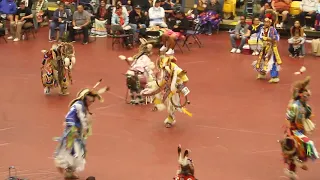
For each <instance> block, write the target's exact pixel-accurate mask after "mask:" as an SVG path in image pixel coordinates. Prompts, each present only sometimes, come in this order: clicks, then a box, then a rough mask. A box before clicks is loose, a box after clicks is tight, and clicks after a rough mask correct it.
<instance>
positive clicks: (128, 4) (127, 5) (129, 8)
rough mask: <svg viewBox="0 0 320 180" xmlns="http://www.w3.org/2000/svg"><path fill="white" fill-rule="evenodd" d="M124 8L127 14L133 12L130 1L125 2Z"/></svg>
mask: <svg viewBox="0 0 320 180" xmlns="http://www.w3.org/2000/svg"><path fill="white" fill-rule="evenodd" d="M125 8H126V9H127V11H128V13H129V14H130V12H131V11H132V10H133V9H132V3H131V1H127V4H126V5H125Z"/></svg>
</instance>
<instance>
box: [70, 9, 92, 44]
mask: <svg viewBox="0 0 320 180" xmlns="http://www.w3.org/2000/svg"><path fill="white" fill-rule="evenodd" d="M90 22H91V15H90V13H88V12H87V11H85V10H84V8H83V5H78V7H77V11H75V12H74V13H73V20H72V28H71V29H70V32H69V41H72V42H75V38H74V36H75V33H76V31H78V30H81V33H82V34H83V44H88V42H89V25H90Z"/></svg>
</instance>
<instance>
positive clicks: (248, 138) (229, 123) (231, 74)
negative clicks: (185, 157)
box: [0, 28, 320, 180]
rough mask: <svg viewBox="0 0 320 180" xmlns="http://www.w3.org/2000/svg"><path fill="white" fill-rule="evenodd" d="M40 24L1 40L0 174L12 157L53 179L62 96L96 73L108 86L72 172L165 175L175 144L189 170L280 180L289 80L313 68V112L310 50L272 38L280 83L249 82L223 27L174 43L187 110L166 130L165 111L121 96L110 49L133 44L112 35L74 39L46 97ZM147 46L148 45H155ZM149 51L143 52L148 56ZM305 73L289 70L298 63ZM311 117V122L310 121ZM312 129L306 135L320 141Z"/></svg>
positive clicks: (118, 68)
mask: <svg viewBox="0 0 320 180" xmlns="http://www.w3.org/2000/svg"><path fill="white" fill-rule="evenodd" d="M47 33H48V32H47V29H46V28H43V29H41V30H40V31H39V32H38V33H37V35H36V39H32V37H31V38H30V39H29V40H28V41H20V42H16V43H13V42H11V41H10V42H8V43H7V44H5V43H4V42H3V41H2V40H0V41H1V44H0V47H1V48H0V54H1V60H0V82H2V86H1V87H0V93H1V94H2V95H1V96H0V102H1V103H0V113H1V114H0V179H1V178H2V179H3V178H5V177H7V170H8V167H9V166H11V165H13V166H15V167H16V168H17V170H18V176H19V177H20V178H29V179H31V180H43V179H46V180H58V179H62V176H61V175H60V174H59V173H58V172H57V171H56V170H55V167H54V163H53V158H52V157H53V152H54V149H55V147H56V145H57V144H56V142H54V141H53V140H52V138H53V137H55V136H60V135H61V133H62V130H63V128H62V124H63V121H64V116H65V114H66V113H67V111H68V104H69V102H70V101H71V100H72V99H73V98H74V97H75V96H76V93H77V92H78V91H79V90H80V89H81V88H84V87H92V86H93V85H94V84H95V83H96V82H97V81H98V80H99V79H101V78H102V79H103V83H102V85H108V86H110V87H111V90H110V92H108V93H106V94H105V95H104V98H105V102H104V103H102V104H99V103H96V104H95V105H94V107H93V108H92V109H91V111H92V112H93V113H94V116H93V118H94V124H93V135H92V136H91V137H90V138H89V140H88V159H87V166H86V169H85V171H84V172H82V173H80V176H81V179H82V180H84V179H85V178H86V177H88V176H95V177H96V178H97V179H98V180H108V179H113V180H128V179H132V180H146V179H152V180H166V179H168V180H169V179H172V177H173V176H174V175H175V173H176V170H177V167H178V163H177V152H176V151H177V145H178V144H181V145H182V147H184V148H189V149H191V151H192V152H191V157H192V158H193V160H194V161H195V168H196V176H197V178H198V179H200V180H210V179H224V180H234V179H242V180H270V179H272V180H278V179H279V180H280V179H286V177H284V175H283V168H284V164H283V162H282V158H281V152H280V146H279V144H278V143H277V140H278V139H280V138H281V137H282V136H283V129H282V126H283V124H284V118H285V112H286V107H287V103H288V101H289V99H290V97H291V92H290V88H291V84H292V83H293V82H294V81H295V80H300V79H303V78H304V77H305V74H306V75H310V76H311V77H312V82H311V90H312V92H313V94H312V95H313V96H312V97H311V101H310V103H311V105H312V107H313V110H314V113H315V115H316V116H315V119H317V117H318V116H317V114H319V113H320V111H319V110H318V109H317V107H319V106H320V84H319V83H317V82H318V81H319V79H320V74H319V73H317V72H318V71H319V68H320V64H319V62H317V60H318V61H319V58H318V59H317V58H316V57H314V56H312V55H310V51H311V47H310V45H309V44H307V47H306V49H307V52H308V53H309V54H308V55H307V56H306V57H305V58H304V59H292V58H289V57H288V52H287V48H288V44H287V39H286V38H283V39H282V40H281V42H280V44H279V51H280V55H281V57H282V59H283V65H282V70H281V72H280V73H281V74H280V79H281V81H280V83H279V84H269V83H268V82H267V81H257V80H256V79H255V78H256V73H255V71H254V70H253V67H252V66H251V63H252V61H253V60H255V59H256V58H257V57H254V56H251V55H244V54H230V53H229V51H230V42H229V36H228V33H226V32H220V33H219V34H218V35H217V34H214V35H213V36H210V37H207V36H200V39H201V41H202V42H203V44H204V47H203V48H198V47H197V46H196V45H195V44H193V45H191V51H188V50H187V49H186V48H183V50H184V53H183V54H182V53H181V52H180V51H179V49H176V56H177V58H178V64H179V66H181V67H182V68H183V69H185V70H187V71H188V76H189V78H190V82H189V84H188V85H189V89H190V90H191V94H190V101H191V105H190V106H189V107H188V109H189V110H190V111H191V112H192V113H193V117H192V118H189V117H187V116H185V115H183V114H178V115H177V124H176V126H175V127H173V128H172V129H166V128H165V127H164V124H163V121H164V119H165V118H166V113H165V112H151V106H150V105H146V106H132V105H128V104H125V101H124V98H125V93H126V86H125V77H124V76H123V75H122V73H124V72H125V71H126V70H127V68H128V67H127V65H126V63H125V62H123V61H121V60H119V59H118V56H119V55H125V56H132V55H134V53H136V51H137V50H132V51H128V50H125V49H122V47H119V48H116V50H114V51H112V50H111V39H108V40H107V39H106V38H98V39H97V41H96V42H93V43H91V44H88V45H85V46H84V45H82V44H81V43H79V42H77V43H75V50H76V58H77V63H76V65H75V66H74V72H73V79H74V84H73V85H72V86H71V87H70V93H71V94H70V96H66V97H64V96H63V97H62V96H59V95H57V93H58V92H57V90H55V91H53V92H52V95H50V96H45V95H44V94H43V88H42V85H41V82H40V67H41V61H42V57H43V55H42V53H41V52H40V51H41V50H42V49H48V48H50V47H51V43H49V42H48V41H47V37H48V34H47ZM155 52H156V50H155ZM156 58H157V57H156V54H154V55H153V57H152V60H156ZM303 65H304V66H306V68H307V72H306V73H305V74H303V75H300V76H296V75H294V74H293V73H294V72H295V71H298V70H299V69H300V67H301V66H303ZM316 122H317V121H316ZM319 135H320V132H319V131H316V132H315V133H314V134H313V135H312V136H311V139H312V140H313V141H314V142H315V144H316V145H318V147H319V148H320V146H319V145H320V140H319V138H317V137H319ZM308 166H309V171H307V172H304V171H302V170H299V172H298V174H299V176H300V177H301V179H308V180H316V179H319V173H317V169H318V168H320V163H319V161H316V162H308Z"/></svg>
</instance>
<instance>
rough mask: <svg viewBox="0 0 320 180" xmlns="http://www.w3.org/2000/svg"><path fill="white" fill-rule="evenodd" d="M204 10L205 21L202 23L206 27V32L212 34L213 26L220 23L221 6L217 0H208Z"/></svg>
mask: <svg viewBox="0 0 320 180" xmlns="http://www.w3.org/2000/svg"><path fill="white" fill-rule="evenodd" d="M205 12H206V15H205V16H207V18H205V19H206V20H205V21H206V22H205V24H204V23H202V24H204V26H205V28H206V31H207V32H206V34H207V35H212V31H213V27H216V26H217V25H219V23H220V19H221V18H222V16H223V15H222V7H221V6H220V4H219V2H218V1H217V0H210V2H209V4H208V5H207V7H206V8H205Z"/></svg>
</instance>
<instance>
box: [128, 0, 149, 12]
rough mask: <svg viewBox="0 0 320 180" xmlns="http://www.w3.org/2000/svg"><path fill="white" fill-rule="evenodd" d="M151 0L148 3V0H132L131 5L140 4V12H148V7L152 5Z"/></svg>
mask: <svg viewBox="0 0 320 180" xmlns="http://www.w3.org/2000/svg"><path fill="white" fill-rule="evenodd" d="M152 4H153V2H151V4H150V0H133V1H132V6H133V7H136V6H138V5H139V6H140V7H141V11H142V12H148V10H149V8H150V7H151V6H152Z"/></svg>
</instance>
